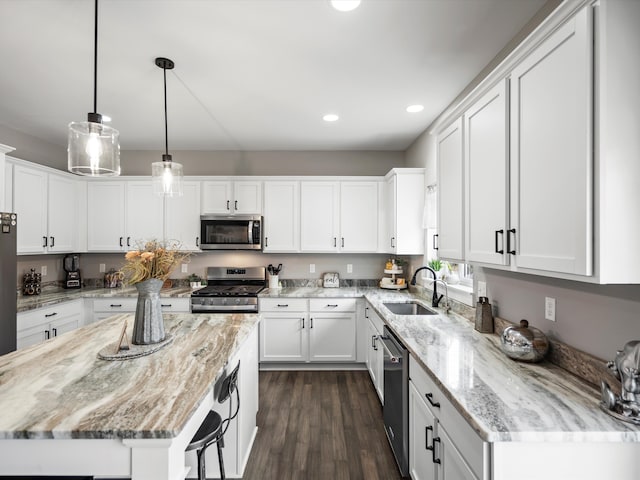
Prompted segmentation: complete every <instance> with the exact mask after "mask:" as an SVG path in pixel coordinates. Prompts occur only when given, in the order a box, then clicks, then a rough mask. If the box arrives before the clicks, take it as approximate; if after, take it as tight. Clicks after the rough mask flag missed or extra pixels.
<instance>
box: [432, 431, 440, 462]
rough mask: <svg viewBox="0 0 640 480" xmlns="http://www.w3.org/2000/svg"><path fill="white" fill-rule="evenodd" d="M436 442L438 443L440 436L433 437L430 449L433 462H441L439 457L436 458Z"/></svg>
mask: <svg viewBox="0 0 640 480" xmlns="http://www.w3.org/2000/svg"><path fill="white" fill-rule="evenodd" d="M436 442H438V443H440V437H435V438H434V439H433V449H432V450H431V454H432V456H433V457H432V458H433V463H441V462H440V459H439V458H436Z"/></svg>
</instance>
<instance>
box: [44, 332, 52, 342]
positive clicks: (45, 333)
mask: <svg viewBox="0 0 640 480" xmlns="http://www.w3.org/2000/svg"><path fill="white" fill-rule="evenodd" d="M50 338H51V332H50V331H49V330H45V331H44V339H45V340H49V339H50Z"/></svg>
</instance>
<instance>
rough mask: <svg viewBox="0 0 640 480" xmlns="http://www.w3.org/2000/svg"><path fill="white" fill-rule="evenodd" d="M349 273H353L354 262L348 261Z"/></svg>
mask: <svg viewBox="0 0 640 480" xmlns="http://www.w3.org/2000/svg"><path fill="white" fill-rule="evenodd" d="M347 273H353V264H351V263H347Z"/></svg>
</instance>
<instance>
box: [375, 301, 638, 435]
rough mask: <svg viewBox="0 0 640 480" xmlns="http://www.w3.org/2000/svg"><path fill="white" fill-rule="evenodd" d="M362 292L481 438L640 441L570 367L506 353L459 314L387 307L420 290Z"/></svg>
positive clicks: (632, 428) (493, 337)
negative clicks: (410, 313)
mask: <svg viewBox="0 0 640 480" xmlns="http://www.w3.org/2000/svg"><path fill="white" fill-rule="evenodd" d="M365 297H366V299H367V300H368V301H369V303H370V304H371V306H372V307H373V308H374V309H375V311H376V312H377V313H378V314H379V315H380V317H381V318H382V319H383V320H384V321H385V323H386V324H387V325H388V326H389V327H390V328H391V330H392V331H393V332H394V333H395V334H396V335H397V336H398V337H399V338H400V339H401V340H402V341H403V342H404V344H405V345H406V347H407V348H408V349H409V351H410V352H411V354H412V355H413V357H414V358H415V359H416V360H417V361H418V362H419V363H420V364H421V365H422V366H423V367H424V368H425V370H426V371H427V372H428V373H429V374H430V376H431V377H432V378H433V379H434V380H435V382H436V384H437V385H438V386H439V387H440V388H441V389H442V391H443V392H444V394H445V395H446V396H447V398H448V399H449V400H450V401H451V402H452V404H453V405H454V406H455V407H456V409H457V410H458V411H459V412H460V413H461V414H462V415H463V416H464V417H465V418H466V420H467V421H468V422H469V423H470V424H471V426H472V427H473V428H474V430H475V431H476V432H477V433H478V434H479V435H480V437H481V438H482V439H484V440H486V441H488V442H514V441H515V442H640V427H637V426H634V425H632V424H628V423H625V422H622V421H619V420H616V419H615V418H613V417H611V416H609V415H608V414H606V413H605V412H603V411H602V410H600V408H599V406H598V404H599V402H600V392H599V390H598V389H596V388H594V387H593V386H591V385H589V384H588V383H586V382H584V381H582V380H580V379H579V378H577V377H575V376H573V375H571V374H570V373H568V372H567V371H566V370H563V369H561V368H560V367H557V366H556V365H554V364H552V363H550V362H548V361H543V362H541V363H537V364H530V363H523V362H517V361H515V360H512V359H510V358H508V357H507V356H506V355H504V354H503V353H502V351H501V350H500V339H499V337H498V336H497V335H487V334H482V333H479V332H477V331H476V330H475V329H474V327H473V323H471V322H470V321H468V320H466V319H464V318H462V317H460V316H458V315H455V314H451V313H450V314H444V313H441V314H440V315H420V316H411V317H409V316H403V315H395V314H392V313H391V312H390V311H389V310H388V309H387V308H386V307H385V306H384V305H383V302H385V301H388V300H396V301H397V300H401V301H402V300H409V299H414V298H415V299H418V300H422V299H420V298H419V297H416V296H415V295H412V294H409V293H404V294H398V293H391V292H384V291H382V290H371V291H369V292H367V293H366V294H365ZM423 303H424V304H425V306H428V302H426V301H424V300H423Z"/></svg>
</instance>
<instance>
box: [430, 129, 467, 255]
mask: <svg viewBox="0 0 640 480" xmlns="http://www.w3.org/2000/svg"><path fill="white" fill-rule="evenodd" d="M462 140H463V137H462V119H458V120H457V121H455V122H454V123H453V124H452V125H450V126H449V127H448V128H447V129H446V130H444V131H443V132H442V133H441V134H440V135H438V140H437V149H438V256H439V257H441V258H446V259H450V260H464V254H463V253H464V251H463V249H464V243H463V239H464V237H463V223H464V218H463V211H462V206H463V204H464V203H463V185H464V179H463V176H462V175H463V164H462V160H463V150H462Z"/></svg>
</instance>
